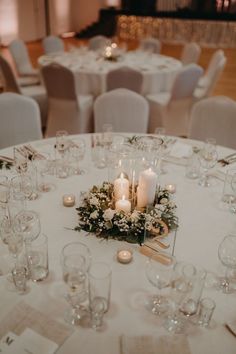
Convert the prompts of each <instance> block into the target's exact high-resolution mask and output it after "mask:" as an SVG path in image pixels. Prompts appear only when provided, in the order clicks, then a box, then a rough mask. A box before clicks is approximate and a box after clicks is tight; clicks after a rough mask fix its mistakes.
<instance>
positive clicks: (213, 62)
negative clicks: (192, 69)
mask: <svg viewBox="0 0 236 354" xmlns="http://www.w3.org/2000/svg"><path fill="white" fill-rule="evenodd" d="M224 56H225V55H224V52H223V50H221V49H218V50H216V51H215V52H214V53H213V55H212V56H211V59H210V61H209V64H208V66H207V68H206V70H205V73H204V75H203V76H202V77H201V78H200V80H199V82H198V87H206V86H208V85H209V82H210V81H211V80H212V77H214V75H215V71H216V69H217V66H218V64H219V62H220V61H221V59H222V58H224Z"/></svg>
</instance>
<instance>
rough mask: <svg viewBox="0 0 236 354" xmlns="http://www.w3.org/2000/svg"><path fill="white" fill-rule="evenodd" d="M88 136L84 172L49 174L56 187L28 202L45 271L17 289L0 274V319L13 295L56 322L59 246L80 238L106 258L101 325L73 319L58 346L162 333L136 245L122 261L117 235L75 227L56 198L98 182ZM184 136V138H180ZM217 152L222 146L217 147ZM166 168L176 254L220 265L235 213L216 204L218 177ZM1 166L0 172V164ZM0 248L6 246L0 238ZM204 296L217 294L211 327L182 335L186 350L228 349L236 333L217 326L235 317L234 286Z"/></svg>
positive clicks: (235, 346)
mask: <svg viewBox="0 0 236 354" xmlns="http://www.w3.org/2000/svg"><path fill="white" fill-rule="evenodd" d="M90 138H91V137H90V136H89V135H87V136H85V139H86V143H87V155H86V159H85V161H84V168H86V169H87V173H86V174H84V175H81V176H72V177H69V178H67V179H57V178H55V177H51V178H52V181H53V182H54V184H55V186H56V188H55V190H53V191H51V192H50V193H45V194H43V195H42V196H41V197H40V198H39V199H38V200H35V201H30V202H29V206H28V207H29V208H31V209H33V210H35V211H37V212H38V213H39V215H40V219H41V224H42V231H43V232H44V233H45V234H46V235H47V236H48V241H49V268H50V274H49V277H48V278H47V279H46V280H45V281H44V282H42V283H38V284H35V283H32V282H30V284H29V286H30V292H29V293H28V294H26V295H18V294H16V293H15V292H11V291H9V290H8V289H7V280H6V277H5V276H1V277H0V294H1V301H0V320H2V318H3V317H4V316H5V315H6V314H7V313H8V312H9V311H10V310H11V309H12V308H13V306H14V305H15V304H17V303H18V302H19V301H21V300H24V301H25V302H26V303H28V304H30V305H31V306H33V307H35V308H36V309H38V310H40V311H41V312H43V313H46V314H47V315H49V316H51V318H54V319H56V320H58V321H60V322H62V323H64V320H63V313H64V310H65V308H66V307H68V305H67V304H66V301H65V300H64V299H63V293H64V289H65V288H64V285H63V282H62V272H61V267H60V262H59V256H60V252H61V249H62V247H63V246H64V245H65V244H66V243H68V242H71V241H76V240H78V241H81V242H83V243H85V244H86V245H87V246H88V247H89V248H90V250H91V253H92V257H93V260H94V261H99V260H102V261H105V262H107V263H109V264H110V265H111V268H112V292H111V306H110V309H109V311H108V313H107V314H106V315H105V317H104V327H103V330H102V331H101V332H95V331H94V330H93V329H91V328H82V327H78V328H77V329H75V331H74V332H73V334H72V336H71V337H70V338H69V339H68V340H67V341H66V342H65V343H64V344H63V345H62V346H61V348H60V349H59V350H58V354H68V353H70V354H78V353H80V354H93V353H97V354H99V353H101V354H119V349H118V348H119V346H118V338H119V336H120V335H121V334H126V335H130V336H132V335H153V336H160V335H167V334H168V333H167V332H166V331H165V329H164V328H162V326H161V321H160V319H159V318H158V317H156V316H154V315H153V314H151V313H150V312H149V311H147V309H146V308H145V299H146V296H147V295H148V294H149V293H150V292H151V293H154V292H155V289H154V288H153V287H152V286H151V285H150V284H149V282H148V280H147V278H146V276H145V262H146V260H147V258H146V257H145V256H143V255H141V254H140V253H139V246H138V245H131V246H130V245H129V247H132V248H133V250H134V259H133V262H132V263H130V264H127V265H123V264H120V263H118V262H117V261H116V251H117V249H118V248H120V247H121V242H119V241H115V240H110V241H108V242H107V241H101V239H98V238H96V237H95V236H94V235H87V236H86V235H85V233H84V232H80V233H78V232H75V231H72V230H69V229H68V228H73V227H74V226H76V224H77V213H76V210H75V209H74V208H66V207H63V205H62V195H63V194H66V193H73V194H75V195H76V198H77V203H78V202H79V195H80V192H81V191H86V190H88V188H90V187H91V186H92V185H93V184H99V183H101V182H102V181H104V180H105V179H106V178H107V170H106V169H104V170H98V169H95V168H94V167H93V166H92V164H91V161H90V143H91V139H90ZM184 142H186V143H188V141H187V140H185V141H184ZM53 143H54V139H51V140H45V141H38V142H35V143H34V144H33V145H34V146H35V147H37V148H38V149H41V150H42V151H45V150H47V149H48V147H49V144H50V145H52V144H53ZM219 152H220V156H223V155H224V154H226V153H227V152H229V151H228V150H227V149H225V148H219ZM6 153H8V154H9V155H10V156H12V153H13V152H12V148H9V149H6V150H2V151H1V155H3V154H6ZM166 169H167V170H168V173H167V174H165V175H162V176H161V180H160V182H161V185H165V184H166V183H174V184H176V186H177V190H176V194H175V196H174V197H175V200H176V203H177V206H178V209H177V214H178V217H179V229H178V231H177V238H176V247H175V256H176V258H177V260H179V261H181V260H182V261H186V262H191V263H193V264H196V265H201V266H203V267H204V268H206V269H207V270H208V271H213V272H216V273H218V274H222V273H223V268H222V266H221V265H220V261H219V259H218V256H217V249H218V245H219V243H220V241H221V240H222V239H223V237H224V236H225V235H226V234H227V233H229V232H232V231H233V232H235V227H236V219H235V215H233V214H231V213H230V212H229V211H228V210H226V209H224V208H222V205H221V202H220V199H221V195H222V189H223V182H222V181H221V180H216V179H215V180H214V184H213V186H212V187H210V188H203V187H200V186H199V185H198V183H197V181H196V180H189V179H186V178H185V167H184V166H181V165H177V164H172V163H168V164H166ZM0 173H3V172H2V171H1V172H0ZM0 250H1V255H2V256H3V255H4V254H5V253H6V252H7V248H6V246H4V245H3V244H2V243H0ZM203 296H204V297H205V296H209V297H211V298H213V299H214V300H215V302H216V310H215V313H214V318H213V322H212V327H211V328H209V329H202V328H197V327H195V328H194V329H193V332H192V333H191V334H189V336H188V339H189V343H190V347H191V351H192V354H202V353H204V354H222V353H225V354H226V353H227V354H235V352H236V338H235V337H234V336H233V335H232V334H231V333H230V332H229V331H227V329H226V328H225V326H224V323H225V322H226V321H232V320H236V311H235V308H236V294H227V295H225V294H223V293H222V292H220V291H216V290H213V289H204V292H203Z"/></svg>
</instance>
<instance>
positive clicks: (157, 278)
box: [146, 255, 175, 315]
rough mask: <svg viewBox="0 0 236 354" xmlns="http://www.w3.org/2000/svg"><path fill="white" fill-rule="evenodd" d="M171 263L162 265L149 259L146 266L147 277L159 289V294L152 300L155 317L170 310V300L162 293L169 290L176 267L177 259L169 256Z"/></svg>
mask: <svg viewBox="0 0 236 354" xmlns="http://www.w3.org/2000/svg"><path fill="white" fill-rule="evenodd" d="M168 259H169V261H168V262H166V263H160V262H158V261H156V260H155V259H152V258H149V260H148V261H147V264H146V276H147V279H148V280H149V282H150V283H151V284H152V285H153V286H154V287H155V288H157V289H158V290H159V291H158V294H157V295H154V296H153V297H152V298H151V311H152V313H153V314H155V315H162V314H163V313H165V312H166V311H167V310H168V308H169V300H168V298H167V297H166V296H164V295H162V294H161V292H162V291H163V290H164V289H169V288H170V286H171V278H172V273H173V269H174V265H175V258H174V257H173V256H170V255H168Z"/></svg>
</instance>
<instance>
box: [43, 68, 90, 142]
mask: <svg viewBox="0 0 236 354" xmlns="http://www.w3.org/2000/svg"><path fill="white" fill-rule="evenodd" d="M42 77H43V81H44V84H45V87H46V90H47V94H48V124H47V130H46V136H47V137H50V136H55V135H56V132H57V131H58V130H66V131H68V133H69V134H78V133H91V132H93V120H92V108H93V96H92V95H77V93H76V85H75V77H74V75H73V73H72V71H71V70H69V69H67V68H66V67H63V66H61V65H59V64H50V65H48V66H44V67H43V68H42Z"/></svg>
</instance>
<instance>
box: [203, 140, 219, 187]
mask: <svg viewBox="0 0 236 354" xmlns="http://www.w3.org/2000/svg"><path fill="white" fill-rule="evenodd" d="M199 157H200V164H201V166H202V168H203V176H202V178H200V180H199V185H200V186H202V187H209V186H210V185H211V184H210V182H209V176H208V174H207V172H208V170H210V169H211V168H213V167H214V166H215V164H216V163H217V159H218V153H217V150H216V141H215V139H207V140H206V143H205V144H204V146H203V148H202V149H201V150H200V153H199Z"/></svg>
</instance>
